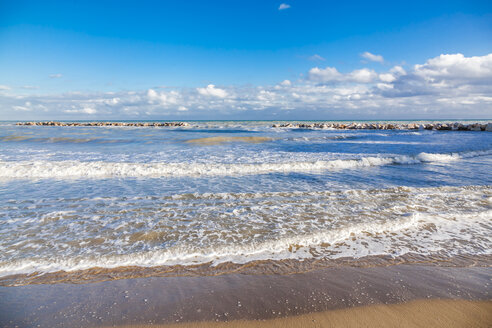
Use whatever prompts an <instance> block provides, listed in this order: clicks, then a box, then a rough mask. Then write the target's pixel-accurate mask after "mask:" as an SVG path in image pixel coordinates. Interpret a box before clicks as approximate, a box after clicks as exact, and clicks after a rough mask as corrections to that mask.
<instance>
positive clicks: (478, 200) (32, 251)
mask: <svg viewBox="0 0 492 328" xmlns="http://www.w3.org/2000/svg"><path fill="white" fill-rule="evenodd" d="M15 123H16V122H0V285H4V286H12V285H23V284H30V283H52V282H60V281H61V282H63V281H75V282H77V281H79V282H80V281H82V282H86V281H89V282H90V281H100V280H108V279H118V278H121V277H127V276H131V277H139V276H152V275H210V274H220V273H226V272H230V271H234V272H242V271H244V272H246V273H248V272H252V273H255V274H258V273H272V272H273V273H275V272H279V273H290V272H297V271H301V270H302V271H304V270H308V269H310V268H316V267H319V266H330V265H335V266H340V265H363V266H365V265H369V266H377V265H390V264H393V263H408V264H411V263H430V264H432V265H456V266H470V265H490V264H491V263H492V260H491V259H492V133H491V132H475V131H430V130H424V129H420V130H335V129H305V128H275V127H272V125H273V123H275V122H270V121H190V122H188V123H189V126H186V127H128V126H94V127H87V126H83V127H82V126H73V127H71V126H19V125H15Z"/></svg>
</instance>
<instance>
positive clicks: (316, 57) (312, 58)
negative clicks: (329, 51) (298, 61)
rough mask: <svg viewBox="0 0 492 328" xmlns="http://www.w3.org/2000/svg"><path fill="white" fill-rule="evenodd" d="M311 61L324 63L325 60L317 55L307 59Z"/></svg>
mask: <svg viewBox="0 0 492 328" xmlns="http://www.w3.org/2000/svg"><path fill="white" fill-rule="evenodd" d="M308 59H309V60H311V61H324V60H325V59H324V58H323V57H321V56H320V55H318V54H314V55H312V56H311V57H309V58H308Z"/></svg>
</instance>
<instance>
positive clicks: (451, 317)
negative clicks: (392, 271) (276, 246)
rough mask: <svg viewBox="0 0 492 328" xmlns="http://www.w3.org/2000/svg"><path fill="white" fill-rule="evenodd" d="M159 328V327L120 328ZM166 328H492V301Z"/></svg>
mask: <svg viewBox="0 0 492 328" xmlns="http://www.w3.org/2000/svg"><path fill="white" fill-rule="evenodd" d="M120 327H121V328H127V327H128V328H129V327H136V328H137V327H138V328H144V327H156V326H155V325H133V326H120ZM157 327H162V328H164V327H166V328H195V327H203V328H228V327H237V328H253V327H255V328H277V327H278V328H289V327H292V328H294V327H347V328H350V327H354V328H355V327H374V328H376V327H381V328H384V327H388V328H390V327H391V328H393V327H402V328H403V327H434V328H436V327H442V328H458V327H460V328H461V327H476V328H479V327H484V328H485V327H492V301H463V300H417V301H413V302H408V303H404V304H392V305H371V306H363V307H356V308H350V309H341V310H332V311H324V312H316V313H310V314H304V315H299V316H293V317H285V318H279V319H270V320H261V321H259V320H235V321H229V322H210V321H209V322H191V323H181V324H172V325H159V326H157Z"/></svg>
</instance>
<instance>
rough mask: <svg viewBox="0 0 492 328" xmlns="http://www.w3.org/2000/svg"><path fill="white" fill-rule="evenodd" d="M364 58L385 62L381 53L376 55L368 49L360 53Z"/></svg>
mask: <svg viewBox="0 0 492 328" xmlns="http://www.w3.org/2000/svg"><path fill="white" fill-rule="evenodd" d="M360 56H361V57H362V58H365V59H367V60H370V61H373V62H378V63H383V62H384V58H383V56H381V55H374V54H371V53H370V52H368V51H366V52H364V53H362V54H361V55H360Z"/></svg>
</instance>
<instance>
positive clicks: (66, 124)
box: [16, 121, 189, 127]
mask: <svg viewBox="0 0 492 328" xmlns="http://www.w3.org/2000/svg"><path fill="white" fill-rule="evenodd" d="M16 125H41V126H154V127H160V126H168V127H174V126H189V124H188V123H186V122H54V121H49V122H18V123H16Z"/></svg>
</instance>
